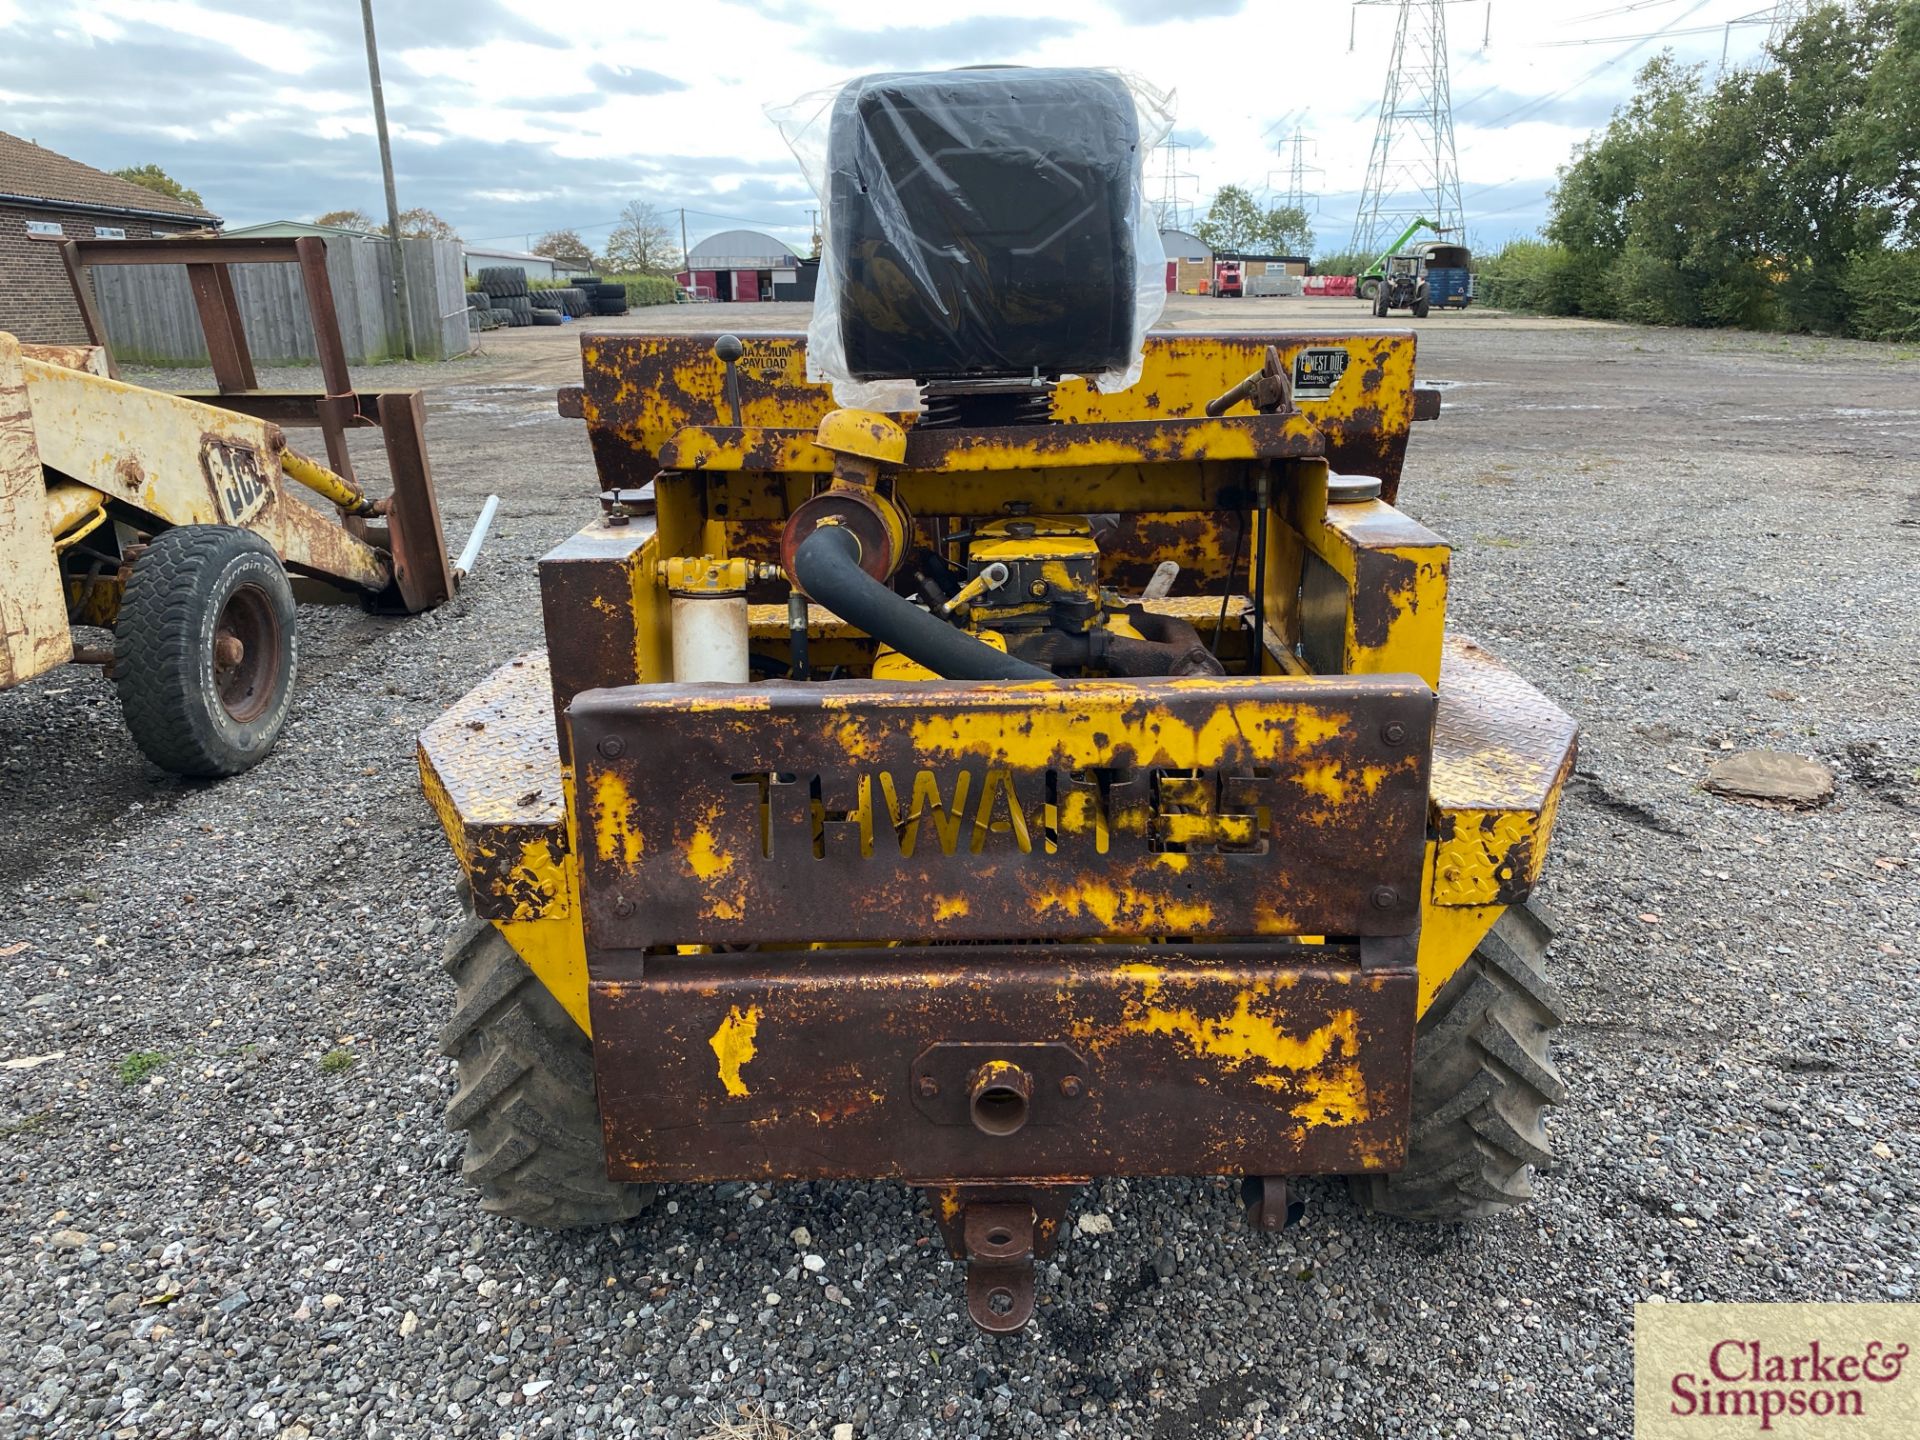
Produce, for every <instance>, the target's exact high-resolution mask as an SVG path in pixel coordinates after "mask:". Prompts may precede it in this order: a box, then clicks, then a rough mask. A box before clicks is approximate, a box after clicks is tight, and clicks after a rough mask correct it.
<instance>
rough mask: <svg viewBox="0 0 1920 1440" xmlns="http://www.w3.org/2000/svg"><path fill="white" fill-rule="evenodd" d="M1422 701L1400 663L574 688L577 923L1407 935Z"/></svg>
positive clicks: (755, 933) (817, 932) (1005, 935)
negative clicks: (1024, 677)
mask: <svg viewBox="0 0 1920 1440" xmlns="http://www.w3.org/2000/svg"><path fill="white" fill-rule="evenodd" d="M1432 712H1433V696H1432V692H1431V691H1429V690H1428V689H1427V688H1426V686H1424V685H1422V684H1420V683H1419V682H1418V681H1415V680H1411V679H1408V678H1405V677H1397V678H1396V677H1340V678H1339V679H1336V680H1317V679H1307V680H1301V679H1284V678H1226V677H1219V678H1215V677H1208V678H1205V679H1200V680H1191V679H1149V680H1080V681H1066V682H1060V683H1056V684H1041V685H1021V686H1012V685H1008V686H969V685H965V684H955V683H951V682H946V681H940V682H928V683H921V684H902V685H886V684H876V683H873V682H866V681H852V682H843V683H840V684H833V685H821V684H812V685H809V684H795V683H789V682H769V683H766V684H760V685H754V686H751V687H740V688H737V689H736V688H733V687H719V686H700V685H671V684H666V685H645V686H633V687H629V688H624V689H617V690H595V691H588V692H585V693H583V694H580V695H578V696H576V697H575V698H574V701H573V704H572V706H571V708H570V710H569V712H568V724H569V729H570V731H571V733H572V738H573V754H574V758H575V763H576V765H577V766H578V767H579V772H580V781H579V785H580V794H581V796H582V804H581V807H580V808H581V812H582V814H581V825H582V830H583V838H582V841H581V850H582V852H583V854H582V865H583V867H584V879H583V890H584V893H585V905H586V911H587V917H588V920H587V935H588V942H589V947H590V950H591V951H592V952H594V953H596V954H602V955H604V954H608V953H609V952H617V951H636V950H643V949H646V948H649V947H659V946H671V945H675V944H686V943H700V944H720V943H725V944H747V943H754V942H788V941H799V942H807V941H836V942H838V941H892V940H900V939H942V940H980V939H988V940H999V939H1011V938H1032V939H1039V938H1049V939H1061V940H1066V939H1088V938H1096V937H1106V936H1116V935H1118V936H1129V935H1131V936H1147V935H1156V936H1166V935H1178V936H1197V935H1212V936H1234V937H1241V936H1254V935H1299V934H1316V935H1319V934H1326V935H1399V934H1406V933H1409V932H1410V931H1412V930H1413V929H1414V928H1415V926H1416V925H1417V923H1418V916H1419V889H1420V887H1419V877H1420V862H1421V856H1422V850H1423V846H1424V844H1425V839H1426V802H1427V762H1428V741H1429V735H1430V731H1431V721H1432Z"/></svg>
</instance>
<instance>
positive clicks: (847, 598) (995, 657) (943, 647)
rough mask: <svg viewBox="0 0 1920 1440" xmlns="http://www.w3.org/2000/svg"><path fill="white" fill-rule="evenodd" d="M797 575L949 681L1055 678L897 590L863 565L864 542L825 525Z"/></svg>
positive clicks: (857, 622) (797, 554) (818, 596)
mask: <svg viewBox="0 0 1920 1440" xmlns="http://www.w3.org/2000/svg"><path fill="white" fill-rule="evenodd" d="M793 573H794V578H796V579H797V580H799V582H800V586H801V588H802V589H803V590H805V591H806V592H807V594H808V595H809V596H811V597H812V598H813V599H815V600H818V601H819V602H820V603H821V604H822V605H824V606H826V607H827V608H828V609H829V610H831V611H833V613H834V614H836V615H838V616H839V617H840V618H841V619H842V620H845V621H846V622H847V623H848V624H849V625H852V626H855V627H856V628H858V629H861V630H864V631H865V632H866V633H867V634H869V635H871V636H872V637H873V638H874V639H876V640H881V641H884V642H885V643H887V644H888V645H891V646H892V647H893V648H894V649H896V650H898V651H899V652H900V653H901V654H902V655H905V656H906V657H907V658H908V659H909V660H912V661H915V662H917V663H918V664H921V665H924V666H926V667H927V669H929V670H931V671H933V673H934V674H936V675H940V676H943V677H945V678H946V679H949V680H1053V679H1056V678H1057V677H1056V676H1055V675H1054V673H1053V672H1052V671H1051V670H1043V669H1041V668H1040V667H1039V666H1038V665H1029V664H1028V663H1027V662H1026V661H1024V660H1016V659H1014V658H1013V656H1011V655H1008V654H1005V653H1004V652H1002V651H999V650H996V649H994V648H993V647H992V646H991V645H987V644H983V643H982V642H980V641H978V640H976V639H974V638H973V636H971V635H969V634H967V632H966V631H964V630H961V629H957V628H956V627H954V626H952V625H949V624H947V622H946V621H944V620H941V619H938V618H937V617H935V616H933V615H930V614H928V613H927V612H926V611H925V610H922V609H921V608H920V607H919V606H918V605H915V604H913V603H912V602H911V601H909V600H906V599H904V598H902V597H901V596H899V595H896V594H894V593H893V591H891V590H889V589H888V588H887V587H886V586H885V585H882V584H881V583H880V582H879V581H878V580H875V579H874V578H873V577H872V576H871V575H869V574H867V572H866V571H864V570H862V569H861V568H860V542H859V541H857V540H855V539H854V538H853V536H852V534H850V533H849V532H848V531H847V529H846V528H845V527H844V526H840V525H822V526H821V527H820V528H819V529H817V530H815V531H814V532H813V533H812V534H811V535H809V536H807V538H806V539H804V540H802V541H801V542H800V544H799V545H798V546H797V547H796V548H795V550H794V552H793Z"/></svg>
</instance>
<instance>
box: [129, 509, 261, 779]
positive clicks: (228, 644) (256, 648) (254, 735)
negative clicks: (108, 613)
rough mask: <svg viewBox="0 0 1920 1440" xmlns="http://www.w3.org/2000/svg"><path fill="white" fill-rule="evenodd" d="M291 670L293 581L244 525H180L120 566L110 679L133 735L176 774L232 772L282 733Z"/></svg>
mask: <svg viewBox="0 0 1920 1440" xmlns="http://www.w3.org/2000/svg"><path fill="white" fill-rule="evenodd" d="M295 669H296V656H295V643H294V610H293V587H292V586H291V585H289V584H288V583H287V572H286V570H285V569H284V568H282V566H281V564H280V557H279V555H277V554H276V553H275V552H274V549H273V547H272V546H271V545H269V544H268V543H267V542H266V541H265V540H263V539H261V538H260V537H259V536H258V535H256V534H254V532H253V531H251V530H242V529H240V528H238V527H237V526H233V525H179V526H176V527H174V528H173V529H171V530H164V531H162V532H161V533H160V534H158V535H156V536H155V537H154V538H153V541H152V543H151V544H149V545H148V546H147V548H146V549H145V551H144V552H142V553H141V554H140V555H138V556H137V558H135V560H134V562H133V566H132V568H131V569H130V570H129V572H128V574H127V583H126V592H125V595H124V598H123V599H122V600H121V603H120V615H119V618H118V619H117V620H116V621H115V622H114V629H113V683H114V688H115V689H117V690H118V691H119V692H120V709H121V712H122V713H123V714H124V715H125V716H126V721H127V729H128V731H129V732H131V734H132V735H133V741H134V743H135V744H136V745H138V746H139V747H140V750H141V753H143V754H144V755H145V756H146V757H147V758H148V759H149V760H151V761H152V762H153V763H154V764H156V765H158V766H159V767H160V768H161V769H163V770H171V771H173V772H174V773H175V774H176V775H189V776H196V777H201V778H214V777H217V776H222V775H237V774H239V773H240V772H241V771H242V770H246V769H249V768H251V767H252V766H254V765H257V764H259V763H260V762H261V761H262V760H264V759H265V758H266V756H267V752H268V751H269V750H271V749H273V744H274V741H276V740H278V739H279V738H280V729H281V727H282V726H283V725H284V724H286V720H287V710H288V707H289V706H290V705H291V704H292V701H293V681H294V671H295Z"/></svg>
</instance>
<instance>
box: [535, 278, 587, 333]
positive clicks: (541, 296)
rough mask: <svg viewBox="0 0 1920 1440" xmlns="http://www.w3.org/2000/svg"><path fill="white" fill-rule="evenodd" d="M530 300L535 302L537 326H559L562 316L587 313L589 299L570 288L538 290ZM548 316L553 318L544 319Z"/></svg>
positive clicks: (560, 287)
mask: <svg viewBox="0 0 1920 1440" xmlns="http://www.w3.org/2000/svg"><path fill="white" fill-rule="evenodd" d="M528 298H529V299H531V300H532V301H533V323H534V324H536V325H558V324H559V323H560V321H561V317H562V316H565V315H584V314H586V313H587V297H586V296H585V295H583V294H581V293H580V292H579V291H578V290H575V289H572V288H571V287H568V286H559V287H556V288H554V289H552V290H536V291H534V292H533V294H532V295H531V296H529V297H528ZM547 316H551V317H552V318H550V319H548V318H543V317H547Z"/></svg>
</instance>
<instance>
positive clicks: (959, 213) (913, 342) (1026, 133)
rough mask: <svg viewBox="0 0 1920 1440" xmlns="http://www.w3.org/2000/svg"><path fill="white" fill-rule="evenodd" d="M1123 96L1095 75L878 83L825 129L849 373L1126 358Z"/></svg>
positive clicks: (1008, 73)
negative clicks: (826, 132) (827, 129)
mask: <svg viewBox="0 0 1920 1440" xmlns="http://www.w3.org/2000/svg"><path fill="white" fill-rule="evenodd" d="M1139 138H1140V137H1139V128H1138V124H1137V122H1136V120H1135V115H1134V105H1133V98H1132V96H1131V95H1130V94H1129V93H1128V91H1127V87H1126V85H1125V83H1124V82H1123V81H1122V80H1121V79H1120V78H1119V77H1118V76H1116V75H1113V74H1110V73H1107V72H1104V71H1098V70H1067V69H1036V70H1026V69H1017V68H1011V67H997V68H991V69H976V70H949V71H940V72H935V73H928V74H899V75H870V76H867V77H866V78H864V79H861V80H856V81H854V82H852V83H850V84H849V85H847V86H846V87H845V89H844V90H842V92H841V94H840V96H839V98H838V100H837V101H836V103H835V108H834V113H833V117H832V122H831V126H830V129H829V131H828V142H827V144H828V185H829V195H830V201H829V206H830V208H829V224H828V230H827V245H828V247H829V249H830V251H831V252H832V254H831V257H830V259H831V262H832V263H833V265H834V266H835V268H836V269H837V272H838V276H839V281H840V289H839V294H838V308H839V320H840V333H841V338H842V342H843V345H844V348H845V352H846V357H847V362H848V368H849V370H850V372H851V374H852V375H853V376H854V377H855V378H856V379H861V380H876V379H898V378H910V379H915V380H921V381H935V380H960V379H965V380H990V379H994V378H999V377H1014V376H1030V375H1032V374H1033V373H1034V372H1035V371H1036V370H1037V371H1038V372H1040V373H1041V374H1042V375H1045V376H1057V375H1060V374H1093V373H1097V372H1100V371H1105V370H1116V369H1117V370H1124V369H1126V367H1127V365H1128V363H1129V362H1130V360H1131V359H1132V355H1131V348H1132V338H1133V310H1134V246H1133V229H1132V225H1133V218H1134V176H1135V173H1136V167H1137V165H1138V163H1139V160H1138V156H1137V154H1136V151H1137V150H1138V147H1139Z"/></svg>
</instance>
